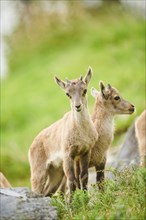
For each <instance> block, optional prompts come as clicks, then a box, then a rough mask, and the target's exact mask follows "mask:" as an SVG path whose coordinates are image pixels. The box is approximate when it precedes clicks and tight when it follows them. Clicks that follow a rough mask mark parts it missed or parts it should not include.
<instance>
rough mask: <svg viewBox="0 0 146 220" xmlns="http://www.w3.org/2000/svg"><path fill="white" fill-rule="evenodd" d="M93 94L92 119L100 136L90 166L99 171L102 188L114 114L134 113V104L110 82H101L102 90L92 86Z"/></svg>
mask: <svg viewBox="0 0 146 220" xmlns="http://www.w3.org/2000/svg"><path fill="white" fill-rule="evenodd" d="M91 94H92V96H93V97H95V99H96V101H95V107H94V112H93V115H92V120H93V122H94V125H95V128H96V130H97V132H98V135H99V136H98V140H97V141H96V143H95V145H94V147H93V148H92V151H91V158H90V163H89V167H93V166H94V167H95V169H96V172H97V174H96V181H97V183H98V184H99V188H102V186H101V184H100V183H101V182H102V181H103V180H104V168H105V163H106V153H107V150H108V148H109V146H110V144H111V142H112V139H113V134H114V126H113V122H114V116H115V115H117V114H132V113H133V112H134V106H133V105H132V104H130V103H129V102H128V101H126V100H124V99H123V98H122V97H121V95H120V94H119V92H118V91H117V89H115V88H113V87H112V86H111V85H110V84H108V85H107V86H106V87H105V86H104V84H103V83H102V82H100V92H98V91H97V90H96V89H95V88H92V89H91Z"/></svg>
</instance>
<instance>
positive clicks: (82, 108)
mask: <svg viewBox="0 0 146 220" xmlns="http://www.w3.org/2000/svg"><path fill="white" fill-rule="evenodd" d="M91 76H92V72H91V69H90V68H89V71H88V73H87V75H86V76H85V78H84V79H82V77H81V78H80V79H78V80H72V81H69V80H67V83H65V82H63V81H62V80H60V79H58V78H57V77H55V80H56V82H57V84H58V85H59V86H60V87H61V88H62V89H63V90H64V91H65V93H66V95H67V96H68V97H69V98H70V101H71V111H70V112H68V113H66V114H65V115H64V117H63V118H62V119H60V120H59V121H57V122H55V123H54V124H52V125H51V126H50V127H48V128H46V129H44V130H43V131H42V132H41V133H40V134H39V135H38V136H37V137H36V138H35V140H34V141H33V143H32V145H31V147H30V150H29V162H30V167H31V185H32V190H33V191H34V192H36V193H41V194H44V195H51V194H52V193H54V192H56V190H57V188H58V187H59V185H60V183H61V181H62V178H63V176H64V174H65V176H66V177H67V184H68V189H69V194H71V192H72V191H74V190H75V189H76V182H77V181H76V178H75V176H76V174H75V172H76V170H75V167H76V163H79V164H80V170H81V172H80V178H81V183H82V188H83V189H86V188H87V181H88V163H89V157H90V152H91V148H92V147H93V146H94V144H95V142H96V140H97V138H98V134H97V131H96V129H95V127H94V124H93V122H92V119H91V118H90V115H89V113H88V106H87V99H86V93H87V87H88V83H89V81H90V79H91Z"/></svg>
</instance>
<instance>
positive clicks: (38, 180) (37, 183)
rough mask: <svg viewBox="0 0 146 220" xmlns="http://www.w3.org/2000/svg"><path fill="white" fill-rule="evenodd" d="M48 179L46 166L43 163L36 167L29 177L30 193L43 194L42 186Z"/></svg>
mask: <svg viewBox="0 0 146 220" xmlns="http://www.w3.org/2000/svg"><path fill="white" fill-rule="evenodd" d="M47 177H48V173H47V169H46V164H45V163H43V164H41V166H38V167H37V169H34V171H33V172H32V175H31V188H32V191H33V192H35V193H37V194H44V193H43V191H44V186H45V184H46V181H47Z"/></svg>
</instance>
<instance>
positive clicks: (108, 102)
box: [91, 81, 135, 114]
mask: <svg viewBox="0 0 146 220" xmlns="http://www.w3.org/2000/svg"><path fill="white" fill-rule="evenodd" d="M99 87H100V92H98V91H97V90H96V89H95V88H93V87H92V89H91V94H92V96H93V97H95V98H96V99H99V96H100V97H101V99H102V101H103V103H104V105H105V107H106V108H107V110H109V111H110V112H111V113H112V114H132V113H133V112H134V110H135V108H134V105H132V104H131V103H130V102H128V101H127V100H125V99H123V98H122V96H121V95H120V93H119V92H118V90H117V89H116V88H114V87H112V86H111V85H110V84H107V85H106V86H105V85H104V84H103V82H102V81H100V83H99Z"/></svg>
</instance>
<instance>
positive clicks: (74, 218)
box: [52, 168, 146, 220]
mask: <svg viewBox="0 0 146 220" xmlns="http://www.w3.org/2000/svg"><path fill="white" fill-rule="evenodd" d="M114 174H115V179H114V180H106V181H105V187H104V192H100V191H99V190H98V189H97V188H96V187H95V186H94V187H92V188H91V189H90V190H89V191H88V193H87V192H83V191H81V190H77V191H76V192H74V194H73V198H72V202H71V203H70V204H69V203H67V199H66V198H65V196H64V195H62V196H58V197H54V198H53V199H52V205H54V206H56V207H57V213H58V220H61V219H64V220H81V219H84V220H116V219H118V220H126V219H129V220H144V219H145V181H146V170H145V169H143V168H139V169H131V170H130V171H129V170H124V171H123V172H118V171H114Z"/></svg>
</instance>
